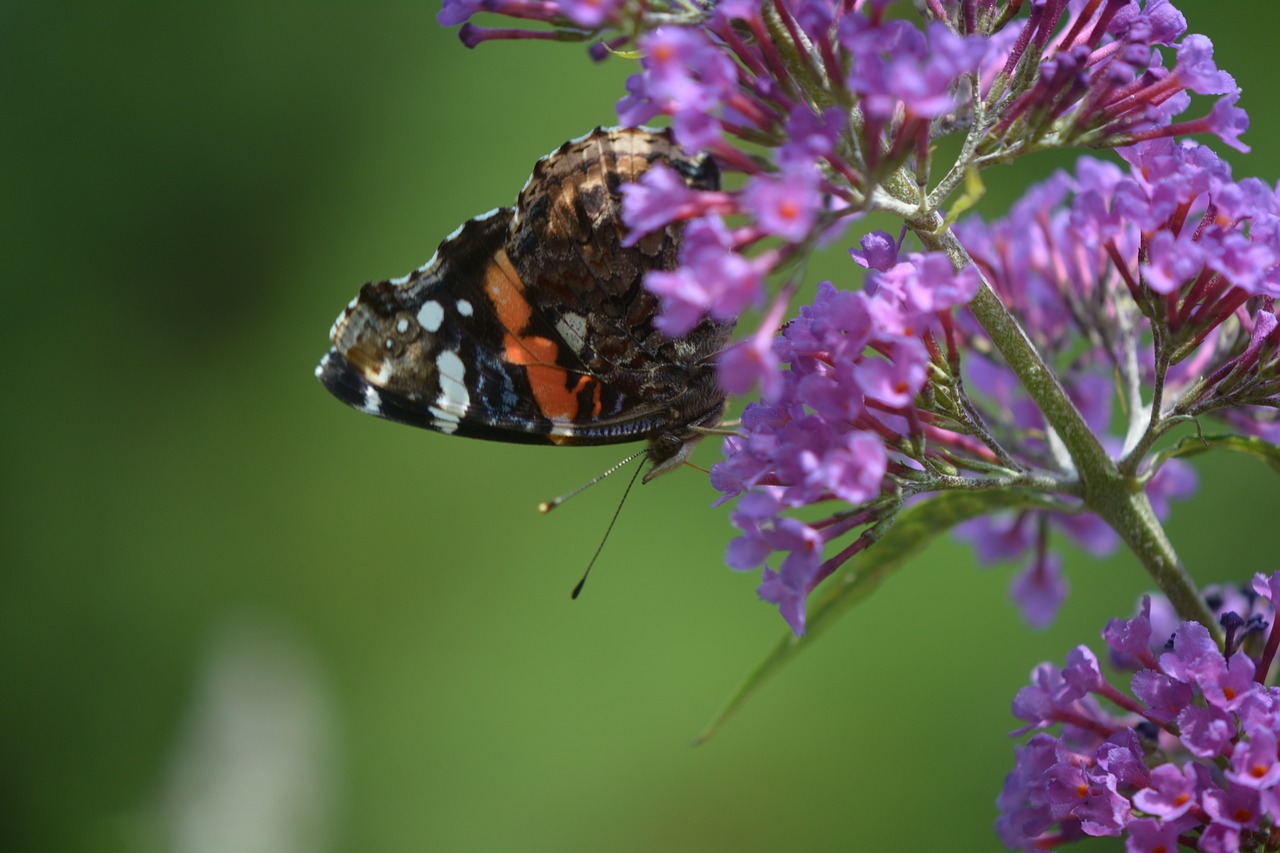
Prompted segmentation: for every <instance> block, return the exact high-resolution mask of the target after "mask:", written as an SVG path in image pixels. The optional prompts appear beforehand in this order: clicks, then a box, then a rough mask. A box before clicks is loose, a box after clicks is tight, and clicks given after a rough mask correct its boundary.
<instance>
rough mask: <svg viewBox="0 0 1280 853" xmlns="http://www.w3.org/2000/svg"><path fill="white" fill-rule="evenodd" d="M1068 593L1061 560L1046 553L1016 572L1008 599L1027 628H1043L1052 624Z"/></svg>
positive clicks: (1055, 555) (1054, 555)
mask: <svg viewBox="0 0 1280 853" xmlns="http://www.w3.org/2000/svg"><path fill="white" fill-rule="evenodd" d="M1068 590H1069V585H1068V584H1067V580H1066V578H1065V577H1063V575H1062V558H1061V557H1060V556H1058V555H1057V554H1052V553H1047V552H1046V553H1044V554H1040V555H1038V556H1036V557H1035V558H1034V559H1032V561H1031V562H1030V563H1029V564H1028V565H1027V566H1026V567H1025V568H1024V569H1023V570H1022V571H1021V572H1019V573H1018V576H1017V577H1016V578H1014V581H1013V584H1012V586H1010V588H1009V596H1010V597H1011V598H1012V599H1013V600H1014V602H1016V603H1017V605H1018V607H1019V609H1020V610H1021V611H1022V618H1023V619H1024V620H1025V621H1026V623H1027V625H1028V626H1030V627H1032V628H1037V629H1043V628H1047V627H1049V625H1051V624H1052V623H1053V620H1054V618H1055V617H1056V616H1057V615H1058V608H1059V607H1061V606H1062V602H1063V601H1064V600H1065V599H1066V597H1067V592H1068Z"/></svg>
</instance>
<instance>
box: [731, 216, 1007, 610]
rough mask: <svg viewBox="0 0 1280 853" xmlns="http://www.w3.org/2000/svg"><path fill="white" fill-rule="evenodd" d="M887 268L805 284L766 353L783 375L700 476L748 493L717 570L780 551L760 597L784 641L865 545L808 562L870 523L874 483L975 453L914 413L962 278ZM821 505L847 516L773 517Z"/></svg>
mask: <svg viewBox="0 0 1280 853" xmlns="http://www.w3.org/2000/svg"><path fill="white" fill-rule="evenodd" d="M877 236H878V237H883V236H885V235H877ZM869 245H873V246H874V245H875V243H873V242H869ZM891 261H892V258H891V257H889V256H883V255H882V257H881V262H882V263H885V264H886V266H887V268H886V269H883V270H879V269H876V270H872V272H871V273H870V274H869V275H868V277H867V283H868V286H867V288H866V289H865V290H863V291H857V292H855V291H849V290H838V289H837V288H835V287H834V286H833V285H832V284H831V283H830V282H823V283H822V284H821V285H820V286H819V288H818V295H817V298H816V299H815V300H814V302H813V304H812V305H809V306H806V307H804V308H802V309H801V310H800V316H799V317H797V318H796V319H795V320H793V321H792V322H791V323H789V324H787V327H786V328H785V329H784V330H783V332H782V336H781V337H780V338H778V339H777V341H776V342H775V344H774V346H773V351H774V354H775V355H776V356H777V357H779V358H781V359H782V360H784V361H786V362H789V363H790V369H789V370H788V371H786V372H785V373H783V374H782V375H781V377H780V381H779V384H778V387H777V388H776V389H775V390H774V393H772V394H771V395H770V402H769V403H768V404H764V405H761V404H752V405H750V406H748V407H747V409H746V411H745V412H744V414H743V418H742V432H743V435H742V436H740V437H739V436H735V437H731V438H729V439H726V441H725V460H724V461H723V462H720V463H718V464H717V465H716V466H715V468H714V469H713V470H712V483H713V485H715V487H716V488H717V489H719V490H720V491H722V492H724V493H725V494H726V496H734V495H739V494H742V493H744V492H749V493H748V494H747V496H746V497H744V498H743V499H742V500H740V501H739V502H738V505H737V507H736V509H735V510H734V512H733V514H732V516H731V517H732V519H733V523H734V524H735V526H737V527H738V528H739V529H740V530H741V531H742V536H740V537H739V538H737V539H735V540H733V541H732V542H731V543H730V544H729V550H728V557H727V560H728V563H729V565H730V566H732V567H733V568H736V569H754V568H756V567H757V566H759V565H761V563H763V562H764V561H765V560H766V559H767V558H768V557H769V555H770V554H771V553H772V552H773V551H785V552H787V553H788V556H787V557H786V558H785V559H784V560H783V561H782V564H781V566H780V567H779V569H778V571H777V572H775V571H773V570H771V569H770V568H768V567H767V566H766V568H765V569H764V582H763V584H762V585H761V587H760V595H761V597H763V598H764V599H765V600H767V601H771V602H773V603H775V604H777V605H778V606H779V607H780V609H781V611H782V614H783V616H785V617H786V619H787V622H788V623H789V624H790V625H791V627H792V629H793V630H794V631H795V632H796V633H803V632H804V623H805V606H804V604H805V599H806V598H807V597H808V595H809V592H810V591H812V590H813V588H814V587H815V586H816V585H817V584H818V583H819V582H820V581H822V580H823V579H824V578H825V577H827V576H828V575H829V574H830V573H831V572H832V571H833V570H834V569H835V568H836V567H838V566H839V565H840V564H841V563H843V562H844V561H846V560H848V559H849V557H851V556H853V554H855V553H857V552H858V551H860V550H862V549H863V548H865V547H866V546H867V545H869V544H870V543H871V542H872V541H874V534H872V533H871V530H873V529H874V528H869V529H868V530H867V531H865V532H864V533H863V535H861V536H859V537H857V538H856V539H855V540H854V541H853V542H852V543H851V544H848V545H846V546H844V547H843V548H842V549H841V551H840V553H839V554H837V555H836V556H834V557H832V558H831V559H828V560H825V561H824V560H823V559H822V552H823V546H824V545H826V544H827V543H828V542H831V541H833V540H835V539H837V538H838V537H841V536H844V535H846V534H848V533H850V532H851V531H853V530H856V529H858V528H860V527H864V526H865V525H868V524H870V523H872V522H874V521H877V520H879V519H880V518H881V517H882V514H883V513H882V510H883V509H884V507H883V506H876V502H877V500H878V499H879V498H880V497H881V492H882V489H884V480H885V475H886V474H887V473H888V472H890V471H891V470H893V471H895V472H898V473H900V474H902V475H904V476H909V475H910V473H912V469H910V468H909V467H907V466H908V464H909V460H910V458H912V457H914V456H915V455H917V453H918V452H921V451H922V452H923V454H924V455H925V457H926V458H935V459H946V458H947V457H948V456H950V455H951V454H953V453H961V452H965V451H967V450H972V451H973V452H976V453H979V454H981V453H982V452H983V450H984V449H983V448H981V447H970V446H969V444H970V443H969V442H968V439H967V438H966V437H965V436H963V435H960V434H958V433H954V432H951V431H949V430H945V429H941V428H939V427H937V426H936V425H935V424H933V423H932V422H931V418H930V417H929V415H930V413H929V412H927V411H924V410H922V409H921V408H920V407H918V406H917V405H916V399H917V397H918V396H919V395H920V394H921V392H922V391H923V390H924V388H925V385H926V380H927V378H928V375H929V372H930V371H931V370H945V369H946V365H947V355H946V353H948V352H950V353H951V354H952V355H954V353H955V347H954V339H952V337H951V334H950V332H951V330H952V324H951V323H950V314H949V311H950V309H951V308H953V307H954V306H956V305H962V304H964V303H965V302H967V301H968V300H969V299H971V298H972V297H973V294H974V292H975V291H976V289H977V286H978V279H977V275H976V272H975V271H974V270H973V269H972V268H967V269H966V270H964V271H962V272H960V273H957V272H956V271H955V269H954V268H953V267H952V265H951V262H950V261H949V260H948V259H947V258H946V256H944V255H939V254H929V255H915V256H913V257H911V258H909V259H908V260H905V261H903V262H901V263H893V264H892V265H891V266H888V264H889V263H890V262H891ZM940 340H941V341H943V342H944V343H942V344H940V343H939V341H940ZM988 455H990V454H989V452H988ZM992 459H994V457H992ZM829 501H838V502H842V503H845V504H851V505H853V506H854V507H859V508H860V509H857V510H854V511H848V510H843V509H841V510H837V511H836V512H835V513H834V514H833V515H831V516H830V517H828V518H826V519H824V520H822V521H819V522H815V523H808V524H806V523H803V522H801V521H799V520H797V519H795V518H790V517H784V516H782V515H781V513H782V512H783V510H785V509H788V508H794V507H800V506H807V505H811V504H818V503H822V502H829Z"/></svg>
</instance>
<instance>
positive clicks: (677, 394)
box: [316, 128, 732, 479]
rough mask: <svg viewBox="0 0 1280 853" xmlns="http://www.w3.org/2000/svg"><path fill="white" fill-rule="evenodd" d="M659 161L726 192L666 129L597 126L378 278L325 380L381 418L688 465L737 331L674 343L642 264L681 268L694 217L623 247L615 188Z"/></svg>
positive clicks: (354, 308) (719, 406)
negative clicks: (634, 449) (684, 225)
mask: <svg viewBox="0 0 1280 853" xmlns="http://www.w3.org/2000/svg"><path fill="white" fill-rule="evenodd" d="M654 163H663V164H665V165H666V166H669V167H670V168H672V169H674V170H675V171H676V172H677V173H679V174H680V175H681V176H682V177H683V178H684V180H685V181H686V183H687V184H688V185H689V186H691V187H695V188H699V189H714V188H716V187H717V186H718V180H719V177H718V172H717V170H716V167H715V164H714V162H713V161H712V160H710V159H709V158H707V157H705V156H698V157H689V156H687V155H685V154H683V153H682V152H681V151H680V150H679V148H678V147H677V146H676V145H675V144H674V143H673V142H672V141H671V139H670V137H669V135H668V134H667V133H665V132H658V131H651V130H645V129H603V128H602V129H597V130H595V131H593V132H592V133H590V134H588V135H586V136H585V137H582V138H581V139H577V140H572V141H570V142H567V143H565V144H564V145H563V146H561V147H560V148H559V149H558V150H556V151H555V152H553V153H551V154H549V155H547V156H546V157H544V158H542V159H541V160H539V161H538V163H537V165H536V166H535V167H534V171H533V175H532V176H531V177H530V179H529V182H528V183H527V184H526V185H525V188H524V189H523V190H522V191H521V193H520V195H519V198H518V199H517V202H516V204H515V206H514V207H509V208H499V209H497V210H493V211H490V212H489V213H487V214H484V215H482V216H479V217H476V218H475V219H471V220H469V221H468V222H466V223H464V224H463V225H462V226H461V227H460V228H459V229H458V230H457V231H455V232H454V233H453V234H452V235H450V236H449V237H448V238H446V239H445V241H444V242H442V243H441V244H440V247H439V248H438V249H437V251H436V254H435V255H434V256H433V257H432V259H431V260H430V261H428V262H427V263H426V264H424V265H423V266H422V267H419V268H418V269H417V270H415V271H414V272H412V273H410V274H409V275H408V276H406V277H404V278H400V279H392V280H389V281H378V282H370V283H368V284H366V285H364V287H362V288H361V290H360V293H359V295H358V296H357V297H356V298H355V299H354V300H352V301H351V303H350V304H349V305H348V306H347V308H346V309H345V310H344V311H343V312H342V314H341V315H340V316H339V317H338V319H337V321H335V323H334V325H333V329H332V330H331V332H330V337H331V340H332V344H333V346H332V348H331V349H330V350H329V352H328V353H327V354H326V355H325V356H324V358H323V359H322V360H321V362H320V366H319V367H318V368H317V369H316V375H317V377H318V378H319V379H320V381H321V382H322V383H323V384H324V385H325V387H326V388H328V389H329V390H330V391H331V392H332V393H333V394H334V395H335V396H337V397H338V398H339V399H340V400H342V401H343V402H346V403H348V404H349V405H351V406H353V407H355V408H357V409H359V410H361V411H364V412H367V413H369V414H373V415H377V416H379V417H383V418H387V419H390V420H394V421H399V422H401V423H406V424H410V425H413V426H418V427H424V428H426V429H431V430H435V431H437V432H442V433H447V434H452V435H461V436H468V437H472V438H484V439H490V440H497V441H508V442H525V443H551V444H558V445H583V444H613V443H619V442H626V441H633V440H640V439H646V440H648V441H649V450H648V456H649V458H650V459H651V460H652V461H653V463H654V465H655V467H654V469H653V470H651V471H650V472H649V475H648V476H647V477H646V479H650V478H652V477H653V476H654V475H656V474H657V473H660V472H661V471H665V470H669V469H670V468H672V467H675V466H676V465H678V464H679V463H680V462H681V461H683V459H684V458H685V457H686V456H687V455H688V453H689V451H690V450H691V448H692V444H693V442H694V441H696V440H697V438H698V436H699V435H700V434H701V433H700V432H699V429H700V428H703V427H709V426H714V425H715V424H716V423H717V422H718V421H719V419H720V417H721V414H722V412H723V409H724V394H723V392H722V391H720V389H719V388H718V386H717V384H716V379H715V356H716V355H717V354H718V353H719V352H720V351H721V350H722V349H723V348H724V347H725V346H726V345H727V343H728V340H729V335H730V333H731V331H732V329H731V326H730V325H729V324H723V323H717V322H715V321H712V320H710V319H708V320H705V321H703V322H702V323H701V324H700V325H699V326H697V327H696V328H695V329H694V330H693V331H692V332H690V333H689V334H688V335H685V336H683V337H680V338H670V337H667V336H666V335H663V334H662V333H661V332H659V331H658V330H657V329H656V328H655V326H654V319H655V317H656V316H657V313H658V308H659V306H658V302H657V298H656V297H655V296H653V294H651V293H650V292H649V291H648V290H646V289H645V287H644V284H643V277H644V274H645V273H646V272H648V271H650V270H669V269H672V268H674V266H675V265H676V263H677V260H678V255H679V248H680V232H681V226H680V224H678V223H677V224H673V225H669V226H667V227H666V228H664V229H662V230H659V231H656V232H654V233H652V234H649V235H647V236H646V237H644V238H643V239H641V240H639V241H638V242H637V243H636V244H635V245H633V246H624V245H623V237H624V236H625V234H626V228H625V226H624V225H623V223H622V216H621V199H620V193H619V188H620V187H621V186H622V185H623V184H625V183H630V182H633V181H635V180H637V179H638V178H639V177H640V176H641V175H642V174H644V172H645V171H647V170H648V169H649V168H650V167H651V166H652V165H653V164H654Z"/></svg>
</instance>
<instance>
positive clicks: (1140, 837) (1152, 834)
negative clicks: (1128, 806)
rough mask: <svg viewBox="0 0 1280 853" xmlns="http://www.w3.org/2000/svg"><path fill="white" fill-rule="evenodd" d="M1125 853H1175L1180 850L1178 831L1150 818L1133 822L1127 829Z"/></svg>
mask: <svg viewBox="0 0 1280 853" xmlns="http://www.w3.org/2000/svg"><path fill="white" fill-rule="evenodd" d="M1127 829H1128V831H1129V837H1128V839H1126V841H1125V847H1124V849H1125V853H1174V851H1176V850H1177V849H1178V829H1177V827H1175V826H1166V825H1163V824H1161V823H1160V822H1159V821H1157V820H1152V819H1151V818H1149V817H1144V818H1138V819H1137V820H1134V821H1131V822H1130V823H1129V825H1128V827H1127Z"/></svg>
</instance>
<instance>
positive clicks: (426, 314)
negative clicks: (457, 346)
mask: <svg viewBox="0 0 1280 853" xmlns="http://www.w3.org/2000/svg"><path fill="white" fill-rule="evenodd" d="M418 322H419V323H421V324H422V328H424V329H426V330H427V331H428V332H435V331H438V330H439V329H440V324H441V323H443V322H444V308H443V307H442V306H441V305H440V303H439V302H436V301H435V300H434V299H428V300H427V301H426V302H424V303H422V307H421V308H419V309H418Z"/></svg>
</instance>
